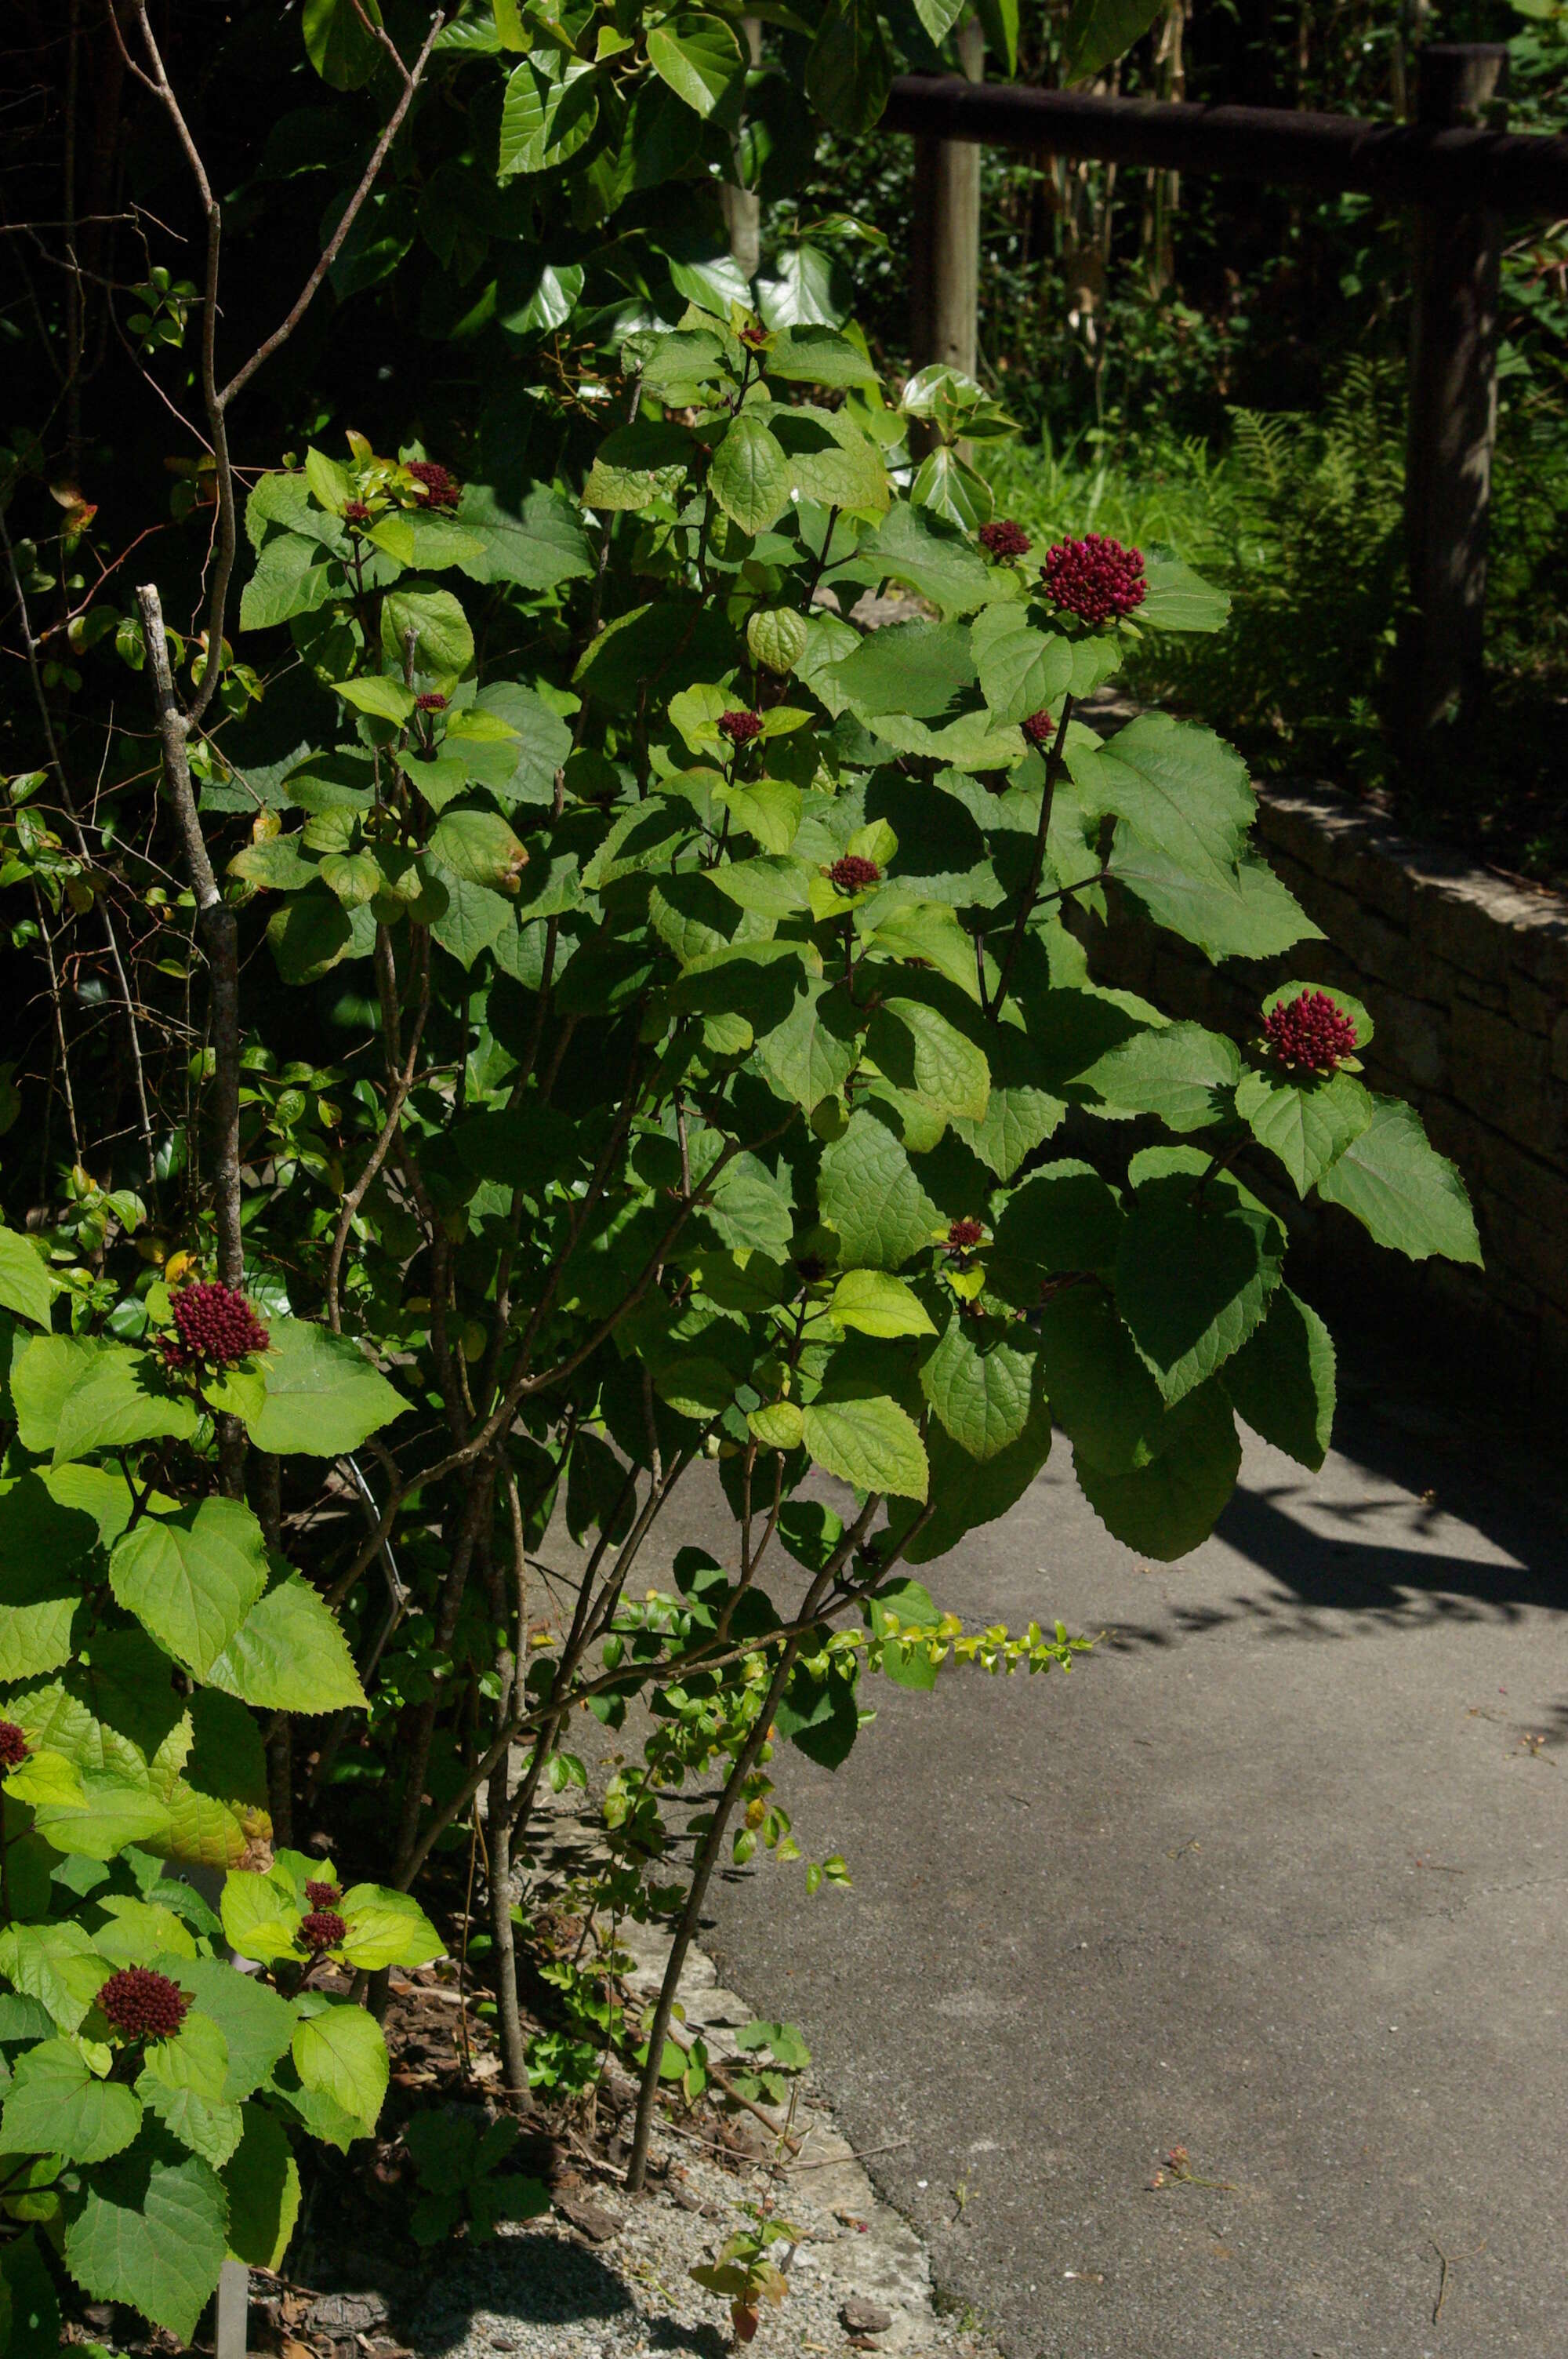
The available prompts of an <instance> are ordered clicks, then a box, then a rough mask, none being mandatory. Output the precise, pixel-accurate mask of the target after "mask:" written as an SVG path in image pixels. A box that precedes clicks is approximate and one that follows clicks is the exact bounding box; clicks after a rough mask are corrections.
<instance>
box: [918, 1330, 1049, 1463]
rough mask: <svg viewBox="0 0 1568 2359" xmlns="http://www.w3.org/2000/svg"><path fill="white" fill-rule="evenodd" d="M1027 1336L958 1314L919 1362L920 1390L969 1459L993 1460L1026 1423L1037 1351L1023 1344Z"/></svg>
mask: <svg viewBox="0 0 1568 2359" xmlns="http://www.w3.org/2000/svg"><path fill="white" fill-rule="evenodd" d="M1027 1334H1028V1330H1027V1329H1025V1328H1020V1329H1018V1330H1017V1331H1016V1332H1010V1331H1009V1330H1007V1329H1005V1328H1003V1327H1000V1325H998V1323H997V1322H996V1321H992V1320H989V1319H974V1318H970V1317H968V1316H967V1315H966V1314H965V1313H963V1312H961V1311H960V1312H957V1313H955V1315H954V1317H953V1318H952V1319H950V1320H949V1321H948V1323H947V1326H946V1331H945V1332H944V1333H943V1335H942V1338H941V1341H940V1342H939V1343H937V1345H936V1348H935V1351H933V1352H932V1353H930V1354H929V1355H928V1356H927V1358H926V1359H925V1361H923V1362H922V1364H921V1370H920V1388H921V1390H922V1391H923V1392H924V1394H925V1397H926V1399H927V1400H928V1401H929V1402H930V1404H931V1407H932V1408H933V1410H934V1411H935V1415H936V1418H937V1419H938V1421H939V1422H940V1423H941V1425H942V1426H943V1427H944V1429H945V1430H946V1432H947V1433H948V1434H949V1435H950V1436H951V1438H952V1439H953V1440H955V1441H956V1442H957V1444H958V1446H959V1448H960V1449H961V1450H963V1451H967V1453H968V1456H969V1457H971V1458H979V1459H982V1460H983V1459H987V1458H995V1457H996V1456H997V1455H998V1454H999V1452H1000V1451H1003V1450H1006V1449H1007V1448H1009V1447H1010V1445H1011V1443H1013V1442H1015V1441H1017V1440H1019V1438H1020V1436H1021V1435H1022V1432H1023V1430H1024V1428H1025V1427H1026V1426H1027V1424H1028V1422H1029V1418H1030V1411H1031V1406H1032V1403H1033V1398H1034V1394H1035V1365H1036V1360H1037V1357H1038V1354H1037V1353H1036V1352H1035V1351H1034V1350H1032V1349H1027V1350H1026V1349H1024V1348H1022V1343H1023V1339H1024V1338H1025V1337H1026V1336H1027Z"/></svg>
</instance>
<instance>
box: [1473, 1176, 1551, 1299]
mask: <svg viewBox="0 0 1568 2359" xmlns="http://www.w3.org/2000/svg"><path fill="white" fill-rule="evenodd" d="M1484 1244H1485V1247H1486V1254H1487V1268H1488V1270H1490V1271H1491V1272H1492V1273H1493V1276H1494V1278H1495V1279H1496V1280H1498V1281H1501V1280H1502V1279H1504V1278H1505V1277H1511V1278H1515V1279H1517V1280H1518V1281H1519V1285H1520V1287H1521V1288H1523V1289H1524V1291H1525V1293H1526V1296H1527V1297H1528V1296H1530V1295H1532V1294H1533V1295H1544V1296H1545V1298H1546V1299H1547V1300H1548V1301H1549V1302H1551V1303H1552V1304H1553V1305H1554V1307H1555V1308H1556V1309H1557V1310H1563V1311H1568V1233H1565V1232H1564V1231H1563V1230H1562V1229H1552V1228H1548V1227H1547V1226H1546V1225H1545V1224H1544V1223H1542V1222H1541V1221H1537V1220H1532V1219H1531V1218H1530V1214H1529V1213H1528V1212H1519V1211H1518V1210H1517V1209H1516V1207H1515V1206H1513V1205H1512V1204H1505V1203H1504V1202H1503V1201H1502V1200H1501V1198H1500V1197H1496V1196H1494V1197H1493V1198H1492V1199H1491V1201H1490V1202H1489V1204H1488V1206H1487V1223H1486V1236H1485V1239H1484Z"/></svg>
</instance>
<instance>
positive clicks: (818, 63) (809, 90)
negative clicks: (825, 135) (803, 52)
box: [806, 0, 892, 135]
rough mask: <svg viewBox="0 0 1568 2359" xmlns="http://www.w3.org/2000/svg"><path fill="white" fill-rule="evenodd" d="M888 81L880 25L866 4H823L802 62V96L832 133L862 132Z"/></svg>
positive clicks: (854, 0)
mask: <svg viewBox="0 0 1568 2359" xmlns="http://www.w3.org/2000/svg"><path fill="white" fill-rule="evenodd" d="M891 81H892V59H891V58H890V56H889V54H888V46H887V41H886V38H884V36H883V33H882V27H881V17H880V16H879V15H878V13H877V10H876V8H875V7H874V6H873V5H871V0H828V7H827V13H826V15H825V16H823V18H822V21H821V23H820V25H819V26H818V27H817V33H816V40H815V41H814V42H813V43H812V46H811V51H810V54H809V55H808V57H807V58H806V96H807V97H808V98H809V99H810V101H811V103H812V104H813V106H814V107H816V111H817V113H818V114H821V115H822V116H824V117H825V119H826V120H827V122H828V123H830V124H831V125H832V126H833V128H834V130H835V131H839V132H844V133H847V134H850V135H853V134H855V133H857V132H861V131H867V130H869V129H870V128H871V125H872V124H873V123H874V122H875V121H876V119H877V117H878V115H879V114H881V111H882V108H883V106H884V105H885V104H886V102H887V94H888V85H889V83H890V82H891Z"/></svg>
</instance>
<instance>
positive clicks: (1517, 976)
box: [1509, 967, 1563, 1032]
mask: <svg viewBox="0 0 1568 2359" xmlns="http://www.w3.org/2000/svg"><path fill="white" fill-rule="evenodd" d="M1562 1005H1563V1001H1562V998H1561V995H1559V994H1556V993H1553V992H1550V991H1543V990H1542V989H1541V985H1540V984H1538V983H1536V982H1535V981H1533V980H1532V978H1531V977H1530V975H1528V974H1521V973H1519V970H1518V968H1517V967H1516V968H1515V969H1514V971H1513V973H1511V974H1510V975H1509V1020H1510V1022H1512V1023H1515V1024H1517V1025H1518V1026H1519V1030H1520V1031H1521V1032H1550V1031H1551V1030H1552V1026H1553V1025H1554V1024H1556V1023H1557V1022H1558V1020H1559V1014H1558V1011H1559V1010H1560V1008H1561V1007H1562Z"/></svg>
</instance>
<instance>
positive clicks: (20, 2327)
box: [0, 2188, 60, 2359]
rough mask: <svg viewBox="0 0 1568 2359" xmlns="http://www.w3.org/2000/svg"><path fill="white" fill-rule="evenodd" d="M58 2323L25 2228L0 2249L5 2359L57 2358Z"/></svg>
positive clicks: (48, 2281) (51, 2292)
mask: <svg viewBox="0 0 1568 2359" xmlns="http://www.w3.org/2000/svg"><path fill="white" fill-rule="evenodd" d="M20 2191H21V2190H20V2188H18V2189H17V2190H16V2192H17V2193H18V2194H19V2193H20ZM17 2209H18V2211H20V2210H21V2206H20V2205H18V2206H17ZM59 2323H60V2321H59V2295H58V2294H57V2293H56V2291H55V2288H54V2279H53V2278H52V2277H50V2275H49V2270H48V2268H47V2267H46V2266H45V2263H44V2258H43V2256H42V2254H41V2253H40V2252H39V2250H38V2238H37V2235H36V2234H35V2232H34V2231H33V2230H32V2229H28V2230H27V2234H25V2235H21V2236H18V2237H16V2239H15V2240H14V2241H13V2242H12V2243H10V2244H8V2245H5V2246H4V2247H0V2334H3V2335H4V2338H5V2359H59V2349H60V2340H59Z"/></svg>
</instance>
